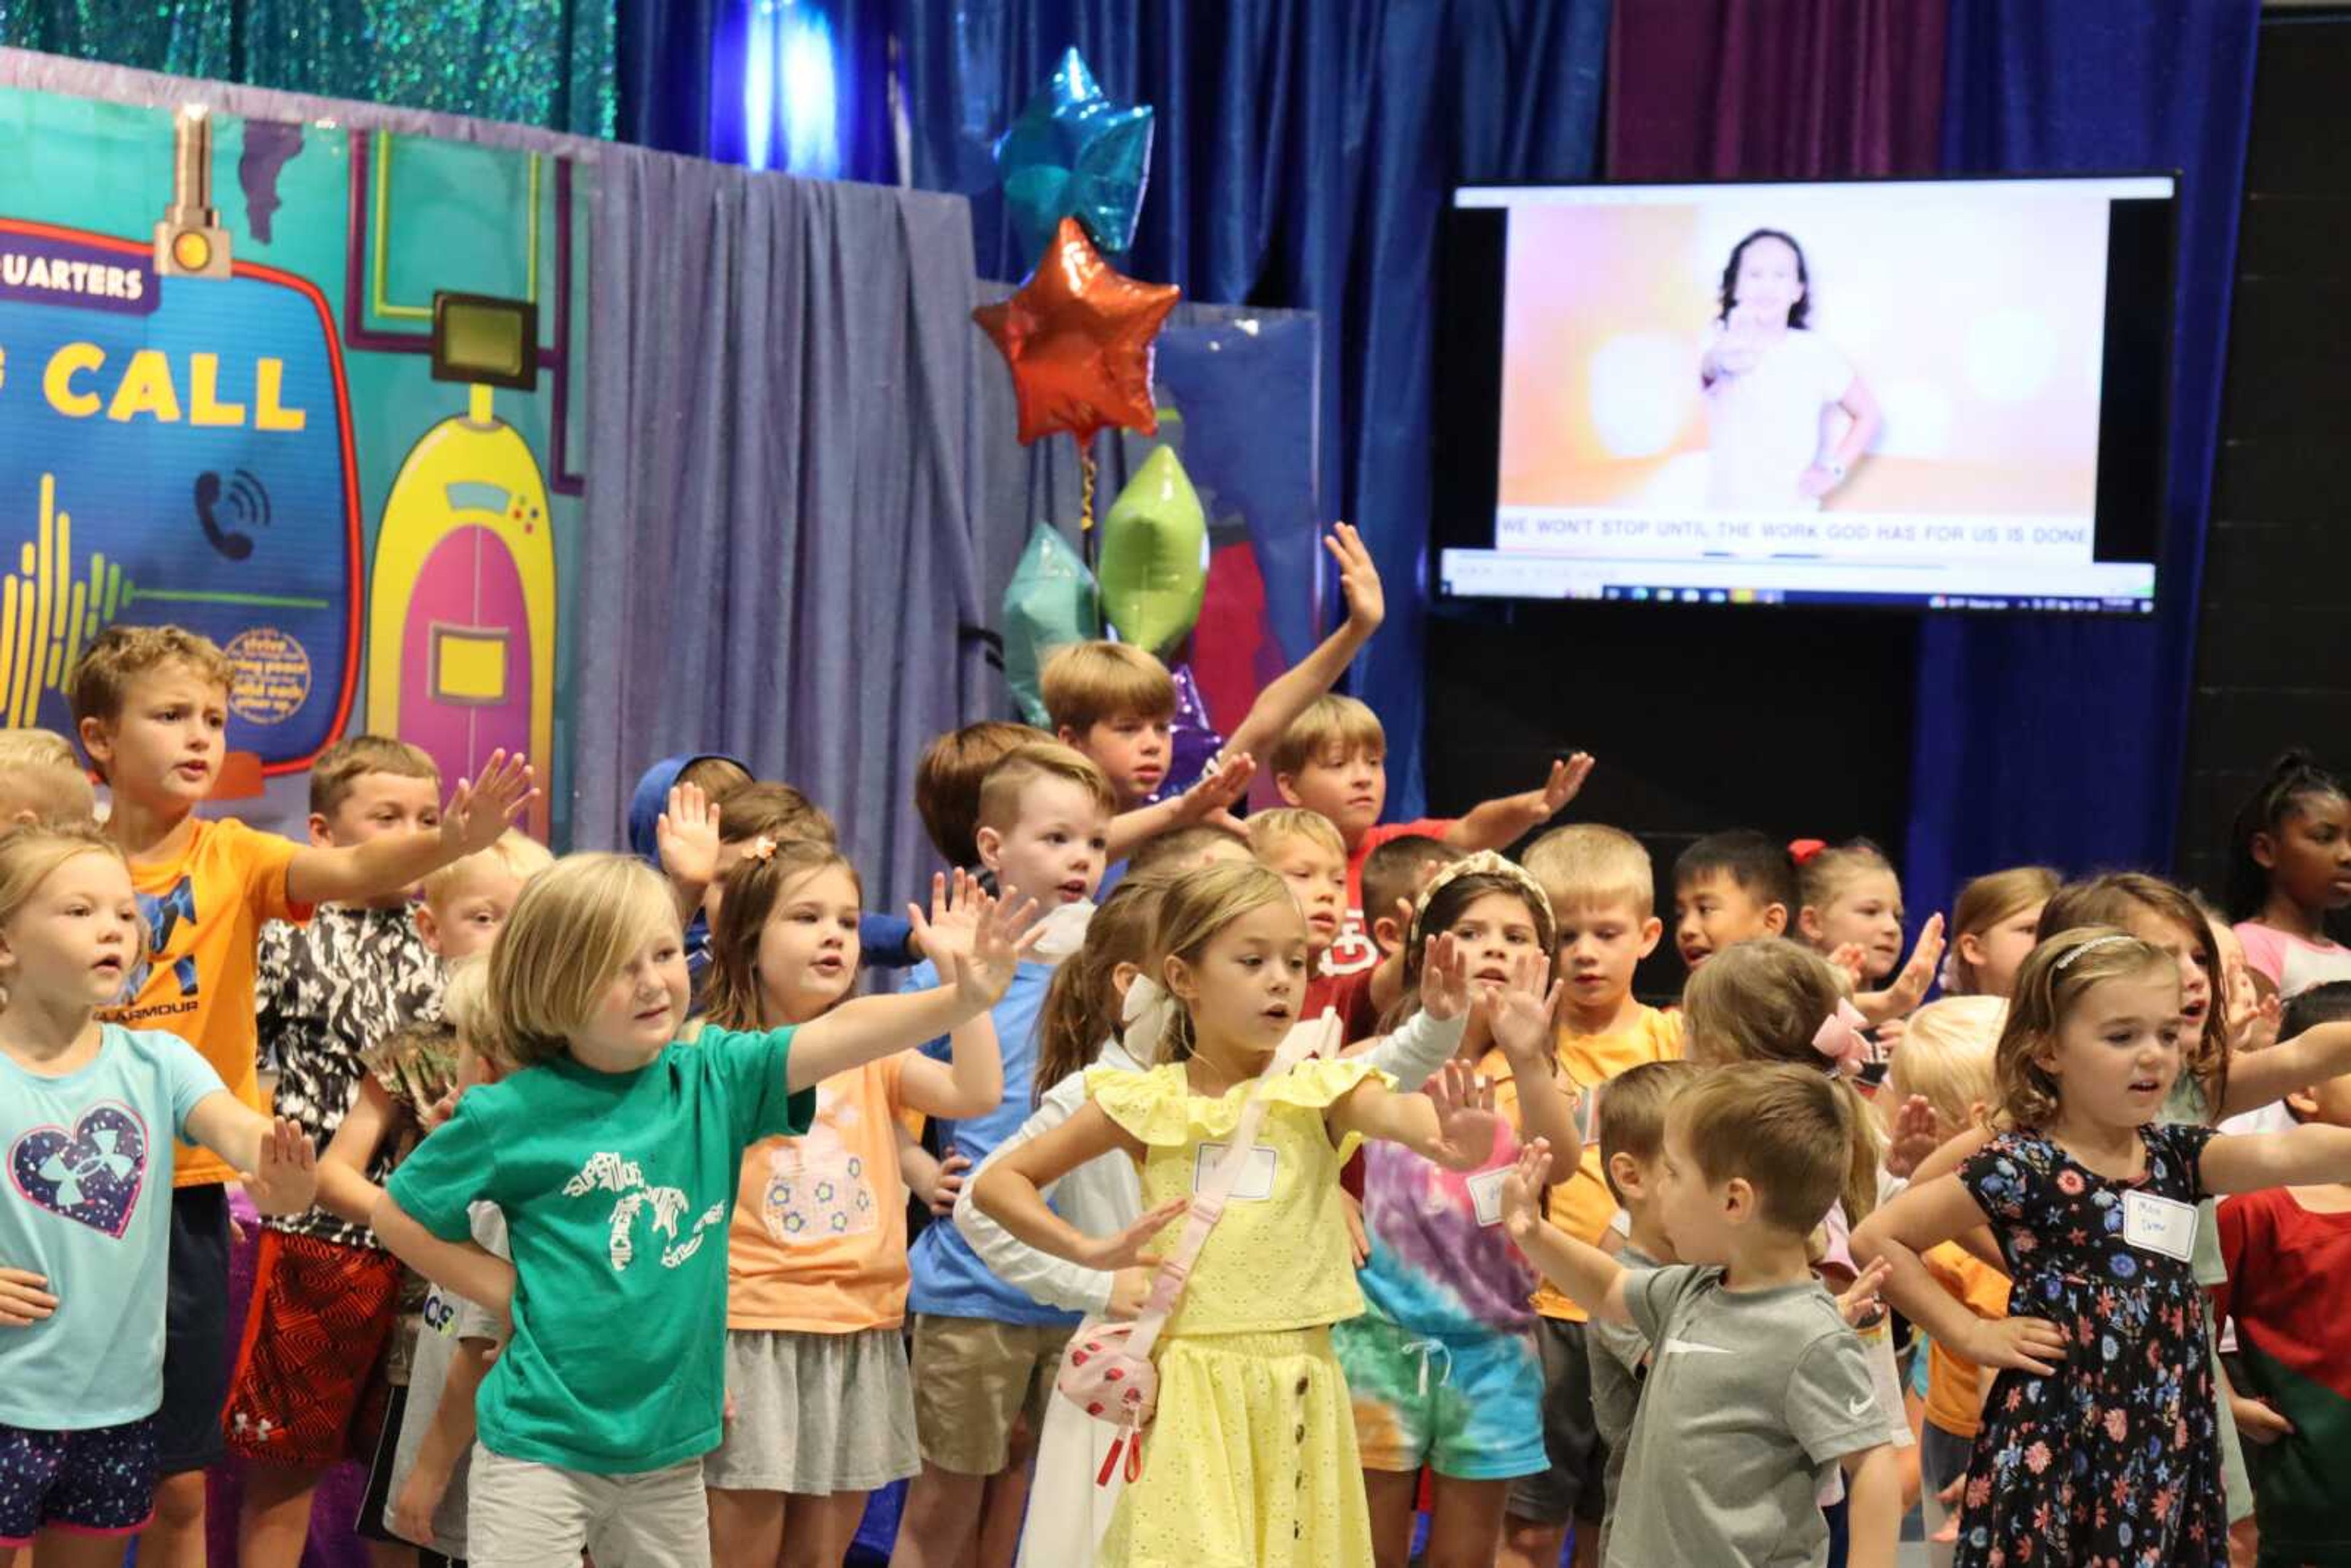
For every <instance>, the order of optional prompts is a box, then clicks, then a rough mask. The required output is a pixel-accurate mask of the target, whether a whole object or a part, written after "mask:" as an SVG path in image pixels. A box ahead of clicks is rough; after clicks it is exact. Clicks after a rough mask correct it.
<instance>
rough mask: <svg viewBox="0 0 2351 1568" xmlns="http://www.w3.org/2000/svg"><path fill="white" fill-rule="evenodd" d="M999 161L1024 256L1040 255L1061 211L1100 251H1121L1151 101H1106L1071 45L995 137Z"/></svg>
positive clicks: (1135, 213) (1128, 231)
mask: <svg viewBox="0 0 2351 1568" xmlns="http://www.w3.org/2000/svg"><path fill="white" fill-rule="evenodd" d="M996 167H997V171H998V174H999V176H1000V177H1001V179H1002V180H1003V183H1004V202H1005V206H1006V208H1007V209H1008V211H1009V212H1010V214H1012V227H1013V232H1014V233H1015V234H1016V235H1019V240H1020V244H1021V246H1022V249H1023V251H1024V253H1025V254H1027V255H1029V256H1042V255H1043V254H1044V252H1045V246H1047V245H1048V244H1050V242H1051V241H1052V238H1053V231H1054V229H1055V228H1056V227H1057V226H1058V225H1060V223H1061V220H1062V219H1063V218H1065V217H1074V218H1076V219H1077V220H1078V222H1080V223H1081V224H1083V225H1085V229H1086V233H1087V235H1090V236H1091V237H1092V240H1093V242H1094V244H1095V245H1096V246H1100V247H1101V248H1102V249H1103V250H1105V251H1108V252H1110V253H1112V254H1113V255H1121V254H1123V253H1124V252H1125V251H1126V250H1127V248H1128V247H1129V246H1133V245H1134V225H1135V220H1136V219H1137V218H1138V217H1140V216H1141V214H1142V212H1143V188H1144V183H1146V182H1147V180H1148V179H1149V177H1150V172H1151V107H1150V105H1148V104H1137V105H1132V106H1130V107H1127V108H1124V109H1122V108H1120V107H1118V106H1117V105H1116V104H1113V102H1111V100H1110V99H1107V98H1105V97H1103V96H1102V88H1101V87H1100V86H1099V85H1097V84H1096V82H1095V81H1094V74H1093V72H1092V71H1090V70H1088V69H1087V68H1086V62H1085V58H1084V57H1083V56H1081V55H1080V54H1079V53H1078V51H1077V50H1075V49H1071V50H1070V51H1069V52H1068V53H1067V54H1065V55H1063V56H1062V57H1061V64H1060V65H1059V66H1058V67H1056V68H1054V71H1053V74H1052V76H1051V77H1050V78H1048V79H1047V81H1046V83H1045V85H1044V86H1043V87H1041V88H1040V89H1038V90H1037V95H1036V96H1035V97H1034V98H1031V99H1029V102H1028V104H1027V106H1026V107H1024V108H1023V109H1022V110H1020V117H1019V119H1018V120H1014V121H1013V122H1012V123H1011V125H1010V126H1009V127H1008V128H1007V129H1006V131H1005V132H1004V134H1003V135H1002V136H999V137H998V138H997V140H996Z"/></svg>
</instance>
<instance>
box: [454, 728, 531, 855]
mask: <svg viewBox="0 0 2351 1568" xmlns="http://www.w3.org/2000/svg"><path fill="white" fill-rule="evenodd" d="M531 779H532V774H531V768H530V764H529V763H528V761H526V760H525V759H524V758H520V757H509V756H507V754H506V753H505V752H504V751H493V752H491V753H490V760H489V761H488V763H487V764H486V765H485V766H484V767H483V768H482V773H481V777H480V778H478V779H459V780H457V788H456V789H455V790H454V791H453V792H452V793H451V794H450V796H449V803H448V805H446V806H444V807H443V808H442V810H441V841H442V843H443V844H444V845H446V846H448V847H449V848H450V849H451V850H452V851H453V852H455V855H458V856H464V855H470V854H473V853H475V852H477V851H481V850H486V849H488V848H489V847H490V846H491V845H492V844H494V843H496V842H497V841H498V838H499V835H501V834H502V833H504V832H505V831H507V828H509V827H510V826H512V825H513V823H514V820H515V819H516V818H517V817H518V816H520V815H521V814H522V809H523V808H524V807H525V806H528V805H529V804H530V803H531V801H533V800H537V799H538V789H536V788H534V787H533V785H532V782H531Z"/></svg>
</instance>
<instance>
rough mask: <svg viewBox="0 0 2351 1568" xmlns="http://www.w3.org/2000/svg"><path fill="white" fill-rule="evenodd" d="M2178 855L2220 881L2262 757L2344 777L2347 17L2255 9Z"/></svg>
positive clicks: (2349, 236)
mask: <svg viewBox="0 0 2351 1568" xmlns="http://www.w3.org/2000/svg"><path fill="white" fill-rule="evenodd" d="M2245 187H2246V200H2245V208H2244V219H2243V226H2242V228H2241V231H2240V237H2239V241H2238V250H2237V278H2236V297H2235V302H2234V306H2233V310H2232V315H2233V319H2232V320H2231V323H2230V329H2229V364H2228V372H2227V375H2228V379H2227V382H2226V386H2225V390H2224V394H2223V402H2222V409H2221V416H2220V456H2219V460H2218V464H2217V466H2216V468H2215V471H2214V476H2213V497H2212V525H2211V529H2210V534H2209V536H2208V538H2207V543H2206V553H2205V565H2204V602H2203V607H2202V613H2201V616H2200V618H2199V638H2198V643H2197V653H2196V686H2195V692H2194V695H2193V696H2192V697H2191V699H2190V707H2189V742H2188V756H2187V758H2186V765H2187V768H2188V775H2187V782H2186V788H2185V789H2183V790H2182V791H2181V807H2180V821H2179V868H2180V872H2181V873H2182V875H2183V876H2185V877H2187V878H2188V879H2189V880H2191V881H2193V882H2194V883H2196V884H2197V885H2199V886H2200V887H2203V888H2205V889H2207V890H2208V891H2210V892H2212V893H2214V894H2218V893H2219V891H2220V883H2221V877H2222V872H2223V865H2224V861H2225V858H2226V852H2227V848H2228V835H2229V824H2230V820H2231V817H2233V816H2234V814H2235V811H2236V808H2237V806H2238V803H2239V802H2240V801H2241V800H2243V799H2244V797H2245V796H2246V795H2247V794H2248V793H2249V792H2250V791H2251V790H2252V789H2253V787H2254V786H2255V784H2256V783H2257V782H2258V781H2259V779H2260V778H2261V776H2262V773H2263V772H2264V771H2265V770H2266V769H2267V768H2268V765H2269V762H2270V759H2271V758H2273V756H2274V755H2275V754H2276V753H2277V752H2278V751H2280V750H2282V749H2283V748H2284V747H2287V746H2289V745H2307V746H2310V747H2314V748H2315V749H2316V750H2317V751H2318V752H2319V754H2320V756H2322V757H2323V758H2325V759H2326V760H2327V761H2328V763H2329V764H2330V765H2331V766H2332V767H2334V768H2335V769H2336V770H2337V771H2338V772H2340V771H2344V770H2346V769H2351V621H2346V612H2351V16H2346V15H2345V14H2343V13H2339V12H2338V13H2335V14H2331V15H2327V16H2306V15H2304V16H2296V15H2293V14H2284V15H2278V16H2269V17H2265V18H2264V19H2263V21H2262V33H2261V54H2260V57H2259V61H2258V64H2257V65H2256V67H2255V80H2254V89H2253V118H2252V141H2251V144H2250V147H2249V149H2248V152H2247V157H2246V171H2245Z"/></svg>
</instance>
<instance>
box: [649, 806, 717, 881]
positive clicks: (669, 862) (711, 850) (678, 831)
mask: <svg viewBox="0 0 2351 1568" xmlns="http://www.w3.org/2000/svg"><path fill="white" fill-rule="evenodd" d="M653 844H654V847H655V848H657V849H658V850H659V851H660V852H661V864H662V870H663V871H664V872H666V873H669V878H670V880H671V881H672V882H677V883H684V884H686V885H687V886H689V887H708V886H709V885H710V883H711V881H712V879H713V878H715V877H716V876H717V874H718V802H717V801H716V800H712V799H710V797H709V796H707V795H705V794H704V793H703V790H702V786H700V785H699V784H679V785H676V786H674V787H673V788H672V789H671V790H670V792H669V810H666V811H664V812H663V813H662V814H661V815H660V816H659V817H657V818H655V819H654V821H653Z"/></svg>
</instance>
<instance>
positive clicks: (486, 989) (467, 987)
mask: <svg viewBox="0 0 2351 1568" xmlns="http://www.w3.org/2000/svg"><path fill="white" fill-rule="evenodd" d="M489 1005H490V961H489V959H488V958H487V957H486V956H480V955H476V956H474V957H471V958H460V959H458V960H457V961H456V962H455V963H454V964H451V965H450V966H449V967H448V968H447V970H446V971H445V972H444V975H443V977H442V981H441V1016H442V1018H443V1019H445V1020H447V1022H448V1025H449V1027H450V1028H451V1029H454V1030H456V1031H457V1037H458V1038H459V1039H460V1040H466V1041H469V1042H470V1041H472V1040H474V1039H475V1037H476V1036H477V1035H479V1034H480V1033H481V1032H482V1028H483V1015H484V1013H485V1012H486V1009H488V1007H489Z"/></svg>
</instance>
